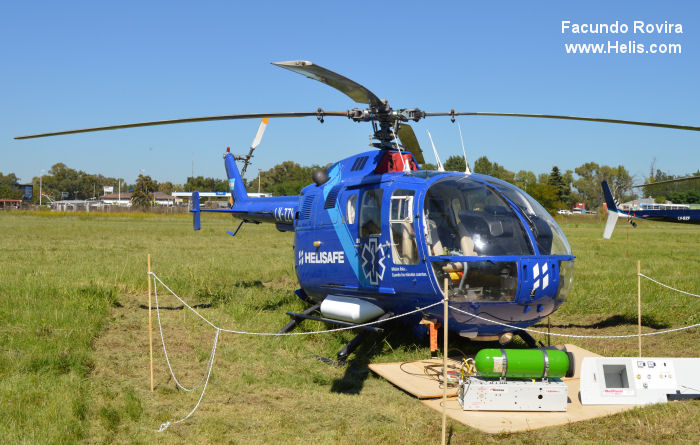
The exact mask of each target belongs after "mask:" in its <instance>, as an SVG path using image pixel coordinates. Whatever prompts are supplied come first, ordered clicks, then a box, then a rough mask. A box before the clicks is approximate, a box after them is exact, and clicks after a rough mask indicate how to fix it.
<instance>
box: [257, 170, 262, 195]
mask: <svg viewBox="0 0 700 445" xmlns="http://www.w3.org/2000/svg"><path fill="white" fill-rule="evenodd" d="M260 172H261V170H260V169H258V195H259V194H260Z"/></svg>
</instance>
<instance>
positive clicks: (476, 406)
mask: <svg viewBox="0 0 700 445" xmlns="http://www.w3.org/2000/svg"><path fill="white" fill-rule="evenodd" d="M458 400H459V404H460V405H461V406H462V409H464V410H465V411H467V410H469V411H566V403H567V401H568V387H567V386H566V383H564V382H562V381H561V380H559V379H551V380H499V379H485V378H481V377H465V378H463V379H460V383H459V392H458Z"/></svg>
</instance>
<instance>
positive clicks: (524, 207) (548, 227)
mask: <svg viewBox="0 0 700 445" xmlns="http://www.w3.org/2000/svg"><path fill="white" fill-rule="evenodd" d="M486 181H487V182H489V183H490V184H493V185H494V186H496V187H498V189H499V190H500V191H501V192H502V193H503V194H504V195H505V196H506V198H508V199H510V200H511V201H513V204H515V205H516V206H517V207H518V208H519V209H520V211H521V212H522V214H523V216H524V217H525V219H526V220H527V222H528V224H529V226H530V230H531V231H532V233H533V235H535V241H536V242H537V248H538V249H539V251H540V254H542V255H571V246H569V242H568V241H567V240H566V237H565V236H564V233H562V231H561V229H560V228H559V226H558V225H557V223H556V222H554V219H553V218H552V216H551V215H550V214H549V213H547V211H546V210H545V209H544V208H543V207H542V206H541V205H540V204H539V203H538V202H537V201H535V199H534V198H532V196H530V195H528V194H527V193H525V192H524V191H522V190H520V189H519V188H517V187H515V186H514V185H512V184H509V183H507V182H505V181H501V180H498V179H494V178H489V179H486Z"/></svg>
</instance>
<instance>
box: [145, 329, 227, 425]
mask: <svg viewBox="0 0 700 445" xmlns="http://www.w3.org/2000/svg"><path fill="white" fill-rule="evenodd" d="M219 332H220V329H219V328H217V329H216V335H215V336H214V346H212V348H211V357H210V359H209V366H207V379H206V380H205V381H204V388H202V394H200V396H199V400H197V404H196V405H195V406H194V408H192V411H190V413H189V414H187V415H186V416H185V417H183V418H182V419H180V420H175V421H173V422H170V421H168V422H165V423H162V424H161V425H160V428H159V429H158V432H159V433H162V432H163V431H165V430H167V429H168V427H170V426H171V425H175V424H176V423H180V422H184V421H185V420H187V419H189V418H190V416H191V415H192V414H194V412H195V411H197V408H199V404H200V403H202V398H203V397H204V393H205V392H206V390H207V385H208V384H209V377H210V376H211V369H212V368H213V367H214V356H215V355H216V344H217V343H218V341H219Z"/></svg>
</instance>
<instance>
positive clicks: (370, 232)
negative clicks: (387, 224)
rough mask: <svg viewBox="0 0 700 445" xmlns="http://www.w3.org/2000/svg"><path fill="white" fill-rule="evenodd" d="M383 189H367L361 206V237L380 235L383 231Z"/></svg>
mask: <svg viewBox="0 0 700 445" xmlns="http://www.w3.org/2000/svg"><path fill="white" fill-rule="evenodd" d="M383 192H384V190H382V189H372V190H367V191H366V192H365V193H364V194H363V195H362V206H361V207H360V237H363V238H366V237H369V236H379V235H381V233H382V220H381V215H382V193H383Z"/></svg>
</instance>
